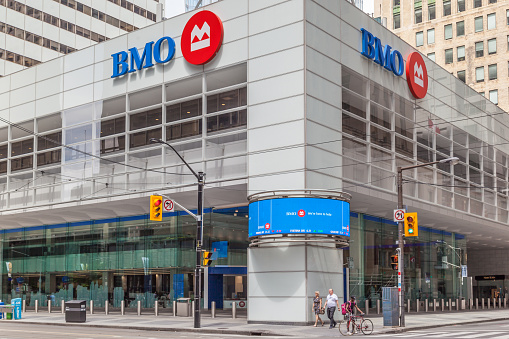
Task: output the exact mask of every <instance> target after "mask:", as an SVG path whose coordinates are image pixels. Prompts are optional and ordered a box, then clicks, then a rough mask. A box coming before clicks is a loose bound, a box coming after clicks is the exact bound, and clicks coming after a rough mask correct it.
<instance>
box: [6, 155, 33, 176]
mask: <svg viewBox="0 0 509 339" xmlns="http://www.w3.org/2000/svg"><path fill="white" fill-rule="evenodd" d="M33 162H34V157H33V156H31V155H30V156H28V157H21V158H16V159H12V160H11V172H14V171H19V170H22V169H28V168H32V167H33Z"/></svg>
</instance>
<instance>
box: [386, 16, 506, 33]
mask: <svg viewBox="0 0 509 339" xmlns="http://www.w3.org/2000/svg"><path fill="white" fill-rule="evenodd" d="M393 20H394V29H398V28H400V27H401V21H400V16H399V14H394V16H393ZM508 21H509V19H508Z"/></svg>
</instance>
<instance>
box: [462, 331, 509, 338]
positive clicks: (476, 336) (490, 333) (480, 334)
mask: <svg viewBox="0 0 509 339" xmlns="http://www.w3.org/2000/svg"><path fill="white" fill-rule="evenodd" d="M504 333H505V332H482V333H476V334H471V335H467V336H462V337H461V339H471V338H479V337H486V336H489V337H490V338H493V336H494V335H498V334H504Z"/></svg>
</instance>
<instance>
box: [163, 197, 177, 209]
mask: <svg viewBox="0 0 509 339" xmlns="http://www.w3.org/2000/svg"><path fill="white" fill-rule="evenodd" d="M174 207H175V206H174V204H173V201H172V200H170V199H166V200H165V201H164V210H165V211H167V212H173V208H174Z"/></svg>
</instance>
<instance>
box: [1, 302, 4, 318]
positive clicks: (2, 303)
mask: <svg viewBox="0 0 509 339" xmlns="http://www.w3.org/2000/svg"><path fill="white" fill-rule="evenodd" d="M0 305H1V306H3V305H5V303H4V302H3V301H0ZM3 315H4V314H3V313H2V312H0V319H3Z"/></svg>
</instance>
